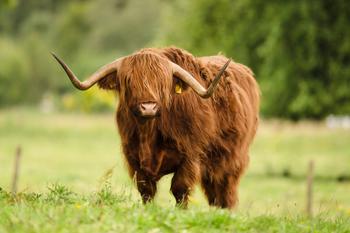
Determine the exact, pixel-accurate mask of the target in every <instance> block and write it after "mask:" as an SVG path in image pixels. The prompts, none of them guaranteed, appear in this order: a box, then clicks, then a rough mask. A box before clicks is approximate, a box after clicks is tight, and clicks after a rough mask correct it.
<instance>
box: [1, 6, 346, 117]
mask: <svg viewBox="0 0 350 233" xmlns="http://www.w3.org/2000/svg"><path fill="white" fill-rule="evenodd" d="M349 28H350V2H349V1H346V0H320V1H304V0H294V1H292V0H285V1H275V0H271V1H263V0H196V1H187V0H176V1H175V0H174V1H170V0H142V1H139V0H100V1H93V0H70V1H68V0H60V1H55V0H0V64H1V69H0V106H6V105H13V104H19V103H21V104H23V103H37V102H38V101H40V99H41V98H42V96H43V95H44V94H45V93H46V92H50V93H54V94H55V95H58V96H61V95H64V94H66V93H70V92H71V91H72V90H73V89H72V88H71V86H70V84H69V82H67V80H65V79H64V77H62V71H61V70H60V69H59V68H58V67H57V65H56V64H55V63H54V61H53V60H52V59H51V58H50V57H49V51H51V50H54V51H55V52H57V54H59V55H60V56H61V57H62V58H64V60H65V61H67V63H68V64H70V65H71V66H72V67H73V69H74V70H75V72H76V73H77V74H79V77H83V76H84V75H85V76H86V75H88V74H90V73H92V72H93V71H95V70H96V69H97V68H98V67H99V66H101V65H102V64H105V63H107V62H109V61H110V60H113V59H115V58H116V57H119V56H122V55H125V54H128V53H131V52H133V51H134V50H137V49H139V48H142V47H147V46H157V47H160V46H166V45H171V44H172V45H176V46H178V47H182V48H185V49H187V50H189V51H190V52H192V53H193V54H195V55H209V54H216V53H218V52H219V51H221V52H223V53H224V54H225V55H227V56H230V57H232V58H233V59H234V60H235V61H237V62H241V63H244V64H246V65H248V66H250V67H251V68H252V69H253V71H254V72H255V74H256V77H257V79H258V81H259V83H260V86H261V90H262V109H261V110H262V114H263V115H264V116H266V117H282V118H289V119H294V120H297V119H301V118H313V119H321V118H323V117H325V116H327V115H329V114H350V30H349ZM92 96H94V95H92ZM89 98H90V99H89V101H85V102H86V104H87V105H88V104H89V103H90V102H93V99H94V98H92V97H91V95H90V97H89ZM68 102H69V103H71V102H72V101H71V100H70V101H68Z"/></svg>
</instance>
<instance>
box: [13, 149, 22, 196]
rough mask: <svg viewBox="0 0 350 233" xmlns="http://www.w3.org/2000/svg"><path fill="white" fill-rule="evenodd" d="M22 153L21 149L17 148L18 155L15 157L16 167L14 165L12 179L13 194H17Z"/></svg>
mask: <svg viewBox="0 0 350 233" xmlns="http://www.w3.org/2000/svg"><path fill="white" fill-rule="evenodd" d="M21 153H22V149H21V147H20V146H17V148H16V155H15V165H14V171H13V177H12V194H16V193H17V185H18V174H19V164H20V160H21Z"/></svg>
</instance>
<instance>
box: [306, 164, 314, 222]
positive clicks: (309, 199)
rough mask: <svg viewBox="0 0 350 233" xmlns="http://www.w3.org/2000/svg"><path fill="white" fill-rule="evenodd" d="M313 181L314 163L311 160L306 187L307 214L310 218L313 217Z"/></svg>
mask: <svg viewBox="0 0 350 233" xmlns="http://www.w3.org/2000/svg"><path fill="white" fill-rule="evenodd" d="M313 180H314V161H313V160H310V162H309V166H308V171H307V187H306V213H307V215H308V216H309V217H312V202H313V192H312V191H313V190H312V188H313Z"/></svg>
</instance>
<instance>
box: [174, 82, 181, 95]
mask: <svg viewBox="0 0 350 233" xmlns="http://www.w3.org/2000/svg"><path fill="white" fill-rule="evenodd" d="M181 92H182V87H181V85H180V84H178V83H177V84H176V85H175V93H176V94H181Z"/></svg>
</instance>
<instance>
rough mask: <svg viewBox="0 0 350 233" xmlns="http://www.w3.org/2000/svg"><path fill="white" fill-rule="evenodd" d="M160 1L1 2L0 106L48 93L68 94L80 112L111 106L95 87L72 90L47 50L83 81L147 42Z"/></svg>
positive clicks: (27, 101)
mask: <svg viewBox="0 0 350 233" xmlns="http://www.w3.org/2000/svg"><path fill="white" fill-rule="evenodd" d="M160 3H161V2H160V0H145V1H138V0H127V1H126V0H101V1H93V0H87V1H81V0H74V1H68V0H64V1H54V0H50V1H47V0H17V1H13V0H12V1H11V0H10V1H5V2H1V5H0V51H1V53H0V62H1V64H2V67H4V68H2V69H1V71H0V91H1V92H0V98H1V99H0V107H3V106H9V105H20V104H22V105H24V104H37V103H40V102H41V101H42V99H43V97H45V96H46V95H53V96H58V98H57V99H61V97H62V96H71V97H72V98H73V99H74V101H75V102H76V105H79V106H78V107H77V108H76V109H80V110H84V111H99V110H106V109H110V108H111V103H110V102H108V101H105V100H103V99H104V97H103V98H102V99H101V96H100V95H95V93H97V92H96V91H93V92H89V93H87V94H75V93H74V94H70V93H71V92H73V91H74V92H76V91H75V90H74V89H73V88H71V84H70V82H69V80H68V79H67V78H66V77H65V74H64V73H63V72H62V70H61V68H60V67H59V66H58V65H57V63H56V62H55V61H54V60H53V59H52V57H51V55H50V52H51V51H54V52H55V53H57V54H58V55H59V56H60V57H62V58H63V59H64V60H65V61H66V62H67V63H68V64H69V65H70V66H71V67H72V69H73V70H74V72H75V73H76V74H77V75H78V77H80V78H81V79H84V77H86V76H88V75H89V74H91V73H93V72H94V71H95V70H97V69H98V68H99V67H100V66H102V65H103V64H105V63H107V62H110V61H111V60H114V59H115V58H117V57H120V56H122V55H124V54H126V53H131V52H133V50H135V49H138V48H141V47H144V46H145V45H146V44H148V43H150V41H152V40H153V38H154V36H155V31H156V29H157V25H158V23H159V20H160V18H159V17H158V12H159V11H160V8H161V5H162V4H160ZM2 5H4V6H5V7H4V8H2V7H1V6H2ZM107 99H108V98H107ZM58 102H61V101H58ZM106 102H108V103H106ZM80 104H81V105H80ZM61 106H62V105H60V106H59V107H61ZM113 107H114V106H113Z"/></svg>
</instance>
